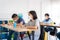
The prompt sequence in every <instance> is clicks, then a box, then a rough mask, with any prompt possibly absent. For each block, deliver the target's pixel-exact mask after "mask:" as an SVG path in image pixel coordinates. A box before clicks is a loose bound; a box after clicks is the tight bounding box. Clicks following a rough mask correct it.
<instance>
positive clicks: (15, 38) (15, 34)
mask: <svg viewBox="0 0 60 40" xmlns="http://www.w3.org/2000/svg"><path fill="white" fill-rule="evenodd" d="M12 19H13V20H14V21H15V22H16V23H17V26H21V27H22V26H23V25H24V24H25V22H24V20H23V19H22V18H19V17H18V15H17V14H13V15H12ZM13 33H14V40H17V37H18V33H17V32H15V31H12V30H9V36H8V40H11V36H12V34H13ZM22 34H23V33H21V32H20V35H22ZM21 39H22V38H21ZM22 40H23V39H22Z"/></svg>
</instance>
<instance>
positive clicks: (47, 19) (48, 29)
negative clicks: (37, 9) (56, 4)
mask: <svg viewBox="0 0 60 40" xmlns="http://www.w3.org/2000/svg"><path fill="white" fill-rule="evenodd" d="M52 22H53V21H52V19H51V18H50V17H49V14H48V13H46V14H45V20H44V21H43V23H46V24H51V23H52ZM53 24H54V23H53ZM45 31H46V32H48V39H49V38H50V36H49V35H54V34H55V28H54V27H45Z"/></svg>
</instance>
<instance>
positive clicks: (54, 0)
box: [42, 0, 60, 23]
mask: <svg viewBox="0 0 60 40" xmlns="http://www.w3.org/2000/svg"><path fill="white" fill-rule="evenodd" d="M45 13H49V14H50V17H51V18H52V19H53V21H54V22H56V23H60V0H42V20H43V19H44V14H45Z"/></svg>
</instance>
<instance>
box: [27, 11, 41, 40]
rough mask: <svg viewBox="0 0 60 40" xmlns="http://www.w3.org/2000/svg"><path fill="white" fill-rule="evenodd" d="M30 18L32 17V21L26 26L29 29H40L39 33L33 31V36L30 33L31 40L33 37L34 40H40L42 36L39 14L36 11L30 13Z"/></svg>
mask: <svg viewBox="0 0 60 40" xmlns="http://www.w3.org/2000/svg"><path fill="white" fill-rule="evenodd" d="M28 15H29V17H30V21H29V22H28V23H27V24H26V26H27V27H36V28H37V27H38V30H37V31H32V35H30V34H29V32H27V33H28V36H29V40H31V36H32V40H38V39H39V36H40V22H39V20H38V18H37V14H36V12H35V11H29V13H28Z"/></svg>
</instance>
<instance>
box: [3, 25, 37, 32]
mask: <svg viewBox="0 0 60 40" xmlns="http://www.w3.org/2000/svg"><path fill="white" fill-rule="evenodd" d="M2 27H5V28H7V29H10V30H13V31H16V32H24V31H36V30H37V29H35V28H30V29H29V28H27V27H20V26H16V28H14V26H13V25H7V24H5V25H2Z"/></svg>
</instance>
